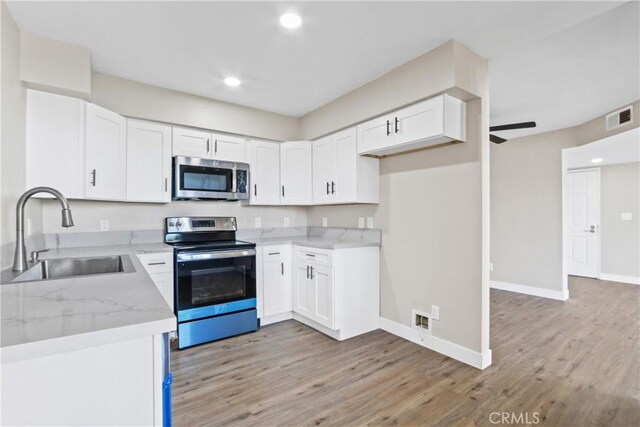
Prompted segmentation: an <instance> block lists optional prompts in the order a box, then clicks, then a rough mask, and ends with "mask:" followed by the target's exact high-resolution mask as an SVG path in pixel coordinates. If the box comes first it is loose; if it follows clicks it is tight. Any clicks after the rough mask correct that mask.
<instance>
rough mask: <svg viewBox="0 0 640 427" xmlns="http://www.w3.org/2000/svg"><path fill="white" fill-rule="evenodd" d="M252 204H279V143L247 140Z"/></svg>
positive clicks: (250, 199) (250, 200)
mask: <svg viewBox="0 0 640 427" xmlns="http://www.w3.org/2000/svg"><path fill="white" fill-rule="evenodd" d="M248 150H249V164H250V165H251V172H250V174H251V175H250V177H249V181H250V182H251V186H252V188H251V195H250V198H249V203H250V204H252V205H279V204H280V143H278V142H269V141H257V140H251V141H249V142H248Z"/></svg>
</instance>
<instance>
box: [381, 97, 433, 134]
mask: <svg viewBox="0 0 640 427" xmlns="http://www.w3.org/2000/svg"><path fill="white" fill-rule="evenodd" d="M443 102H444V96H442V95H441V96H437V97H435V98H431V99H428V100H426V101H424V102H420V103H418V104H415V105H411V106H409V107H407V108H403V109H402V110H398V111H396V112H395V113H393V123H392V126H391V128H392V132H393V134H394V138H395V141H394V145H401V144H406V143H410V142H414V141H419V140H421V139H425V138H429V137H432V136H436V135H441V134H443V133H444V103H443Z"/></svg>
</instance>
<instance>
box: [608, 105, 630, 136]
mask: <svg viewBox="0 0 640 427" xmlns="http://www.w3.org/2000/svg"><path fill="white" fill-rule="evenodd" d="M632 120H633V106H632V105H629V106H628V107H624V108H622V109H620V110H618V111H614V112H613V113H611V114H607V118H606V121H607V130H612V129H615V128H619V127H620V126H624V125H626V124H628V123H631V121H632Z"/></svg>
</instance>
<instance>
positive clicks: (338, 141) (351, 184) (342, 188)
mask: <svg viewBox="0 0 640 427" xmlns="http://www.w3.org/2000/svg"><path fill="white" fill-rule="evenodd" d="M356 142H357V138H356V128H355V127H351V128H348V129H345V130H343V131H340V132H337V133H334V134H333V135H329V136H326V137H324V138H321V139H318V140H316V141H314V142H313V203H314V204H336V203H378V202H379V163H380V162H379V160H378V159H374V158H371V157H364V156H360V155H358V153H357V143H356Z"/></svg>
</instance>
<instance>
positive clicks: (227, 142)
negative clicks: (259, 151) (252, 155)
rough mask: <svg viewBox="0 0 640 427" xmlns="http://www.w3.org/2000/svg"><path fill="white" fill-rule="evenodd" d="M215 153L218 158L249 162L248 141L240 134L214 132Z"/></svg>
mask: <svg viewBox="0 0 640 427" xmlns="http://www.w3.org/2000/svg"><path fill="white" fill-rule="evenodd" d="M211 140H212V141H213V153H212V154H213V155H212V158H214V159H216V160H225V161H227V162H242V163H246V162H247V141H246V140H245V139H244V138H242V137H239V136H232V135H220V134H216V133H214V134H212V135H211Z"/></svg>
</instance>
